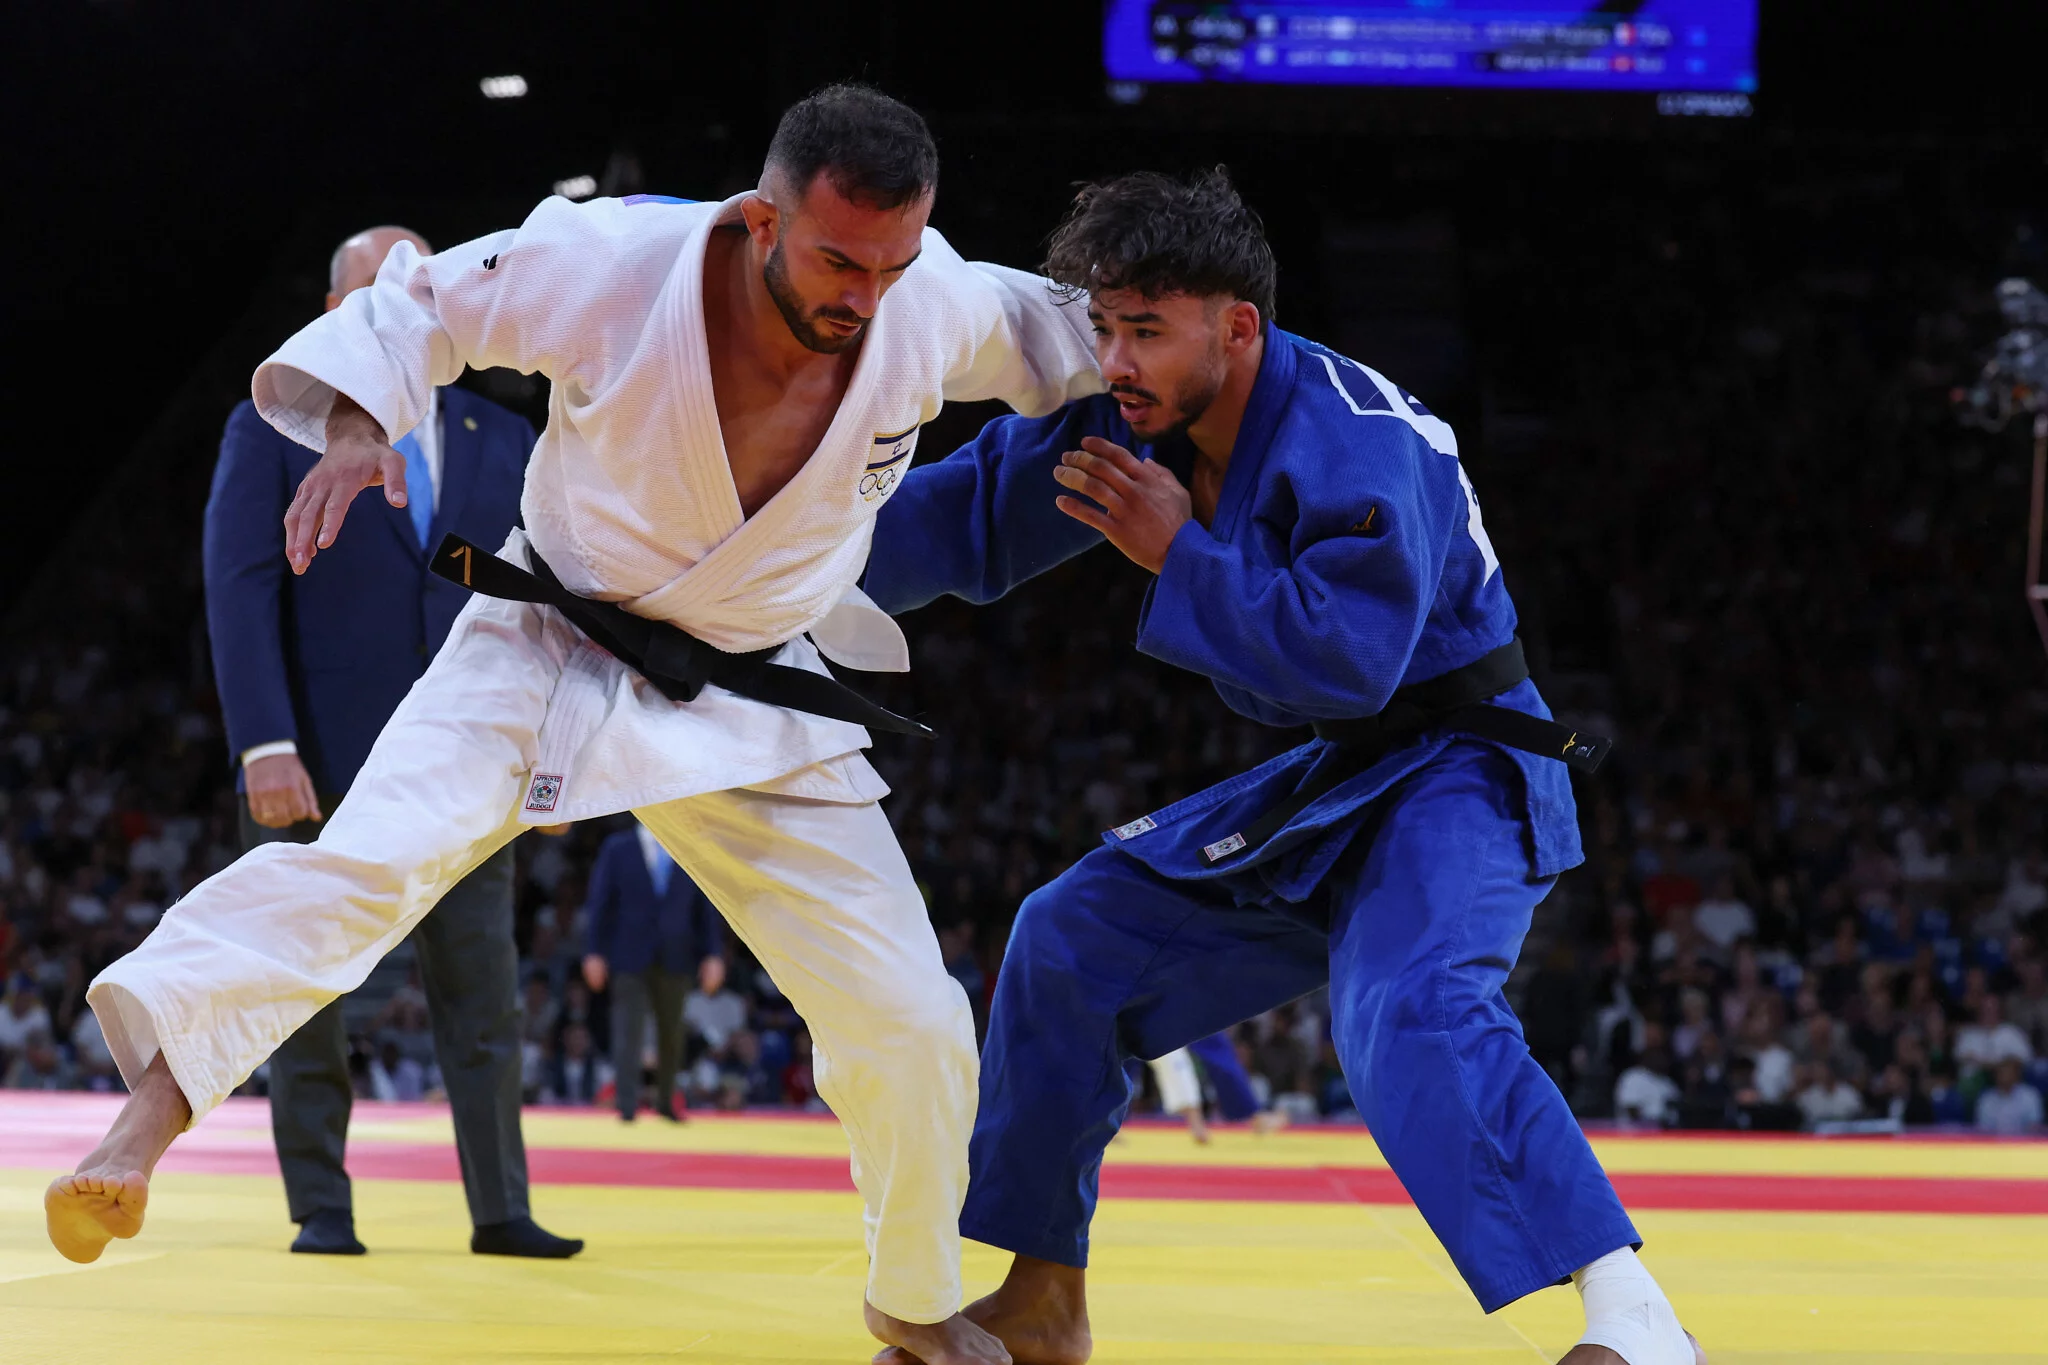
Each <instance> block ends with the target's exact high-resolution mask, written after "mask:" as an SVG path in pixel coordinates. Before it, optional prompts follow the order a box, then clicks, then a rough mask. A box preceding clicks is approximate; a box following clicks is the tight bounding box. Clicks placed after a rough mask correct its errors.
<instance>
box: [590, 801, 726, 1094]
mask: <svg viewBox="0 0 2048 1365" xmlns="http://www.w3.org/2000/svg"><path fill="white" fill-rule="evenodd" d="M583 916H584V923H585V925H586V926H588V927H587V929H586V931H585V932H586V935H587V938H588V948H587V951H586V952H585V954H584V958H583V979H584V981H585V982H586V983H587V984H588V985H589V986H590V989H591V990H592V991H594V992H598V991H603V990H605V989H606V988H607V987H609V988H610V991H611V1002H612V1030H611V1031H612V1039H611V1041H612V1071H613V1072H614V1074H615V1076H616V1078H617V1084H618V1106H619V1117H620V1118H621V1119H622V1120H624V1121H625V1122H627V1123H631V1122H633V1120H634V1119H635V1118H636V1117H637V1116H638V1115H639V1112H640V1060H641V1046H642V1042H643V1040H644V1039H645V1036H646V1032H647V1016H648V1013H649V1011H650V1010H651V1011H652V1012H653V1015H654V1039H655V1043H654V1059H655V1061H654V1095H653V1097H652V1098H653V1107H654V1112H655V1113H657V1114H659V1115H661V1116H662V1117H663V1118H665V1119H668V1120H669V1121H670V1122H672V1123H680V1122H682V1118H683V1116H682V1114H681V1113H679V1112H678V1111H677V1109H676V1107H675V1078H676V1073H677V1072H678V1071H680V1070H682V1067H683V1001H684V999H685V997H686V996H687V994H688V992H689V989H690V985H691V983H692V982H693V981H694V982H695V983H697V984H698V985H699V986H700V987H701V988H702V989H703V990H704V991H706V992H707V993H710V994H714V995H715V994H716V993H717V992H718V989H719V987H721V986H722V985H724V983H725V956H724V952H725V935H724V929H723V925H722V923H721V922H720V920H719V918H718V912H717V911H716V910H714V909H712V906H711V901H710V900H709V899H708V898H707V897H706V896H705V895H704V893H703V892H702V891H700V890H698V889H697V884H696V883H695V882H693V881H691V880H690V878H689V876H688V875H687V874H686V873H684V871H683V870H682V869H681V868H680V867H677V866H676V861H675V859H673V858H671V857H669V856H668V850H667V849H664V848H663V847H662V846H661V844H660V842H659V841H658V840H656V839H655V837H654V835H653V834H652V833H650V832H649V831H648V828H647V826H645V825H643V824H641V823H640V822H639V821H637V820H636V821H634V822H633V827H632V828H631V829H627V830H621V831H620V832H618V833H617V834H614V835H612V836H611V837H610V838H608V839H606V840H605V841H604V845H603V847H601V848H600V849H599V850H598V853H597V861H596V863H595V864H594V865H593V866H592V868H591V873H590V895H589V899H588V900H586V901H585V902H584V907H583Z"/></svg>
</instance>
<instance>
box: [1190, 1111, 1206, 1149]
mask: <svg viewBox="0 0 2048 1365" xmlns="http://www.w3.org/2000/svg"><path fill="white" fill-rule="evenodd" d="M1188 1136H1189V1137H1191V1138H1193V1139H1194V1140H1195V1142H1196V1143H1197V1144H1199V1145H1200V1146H1203V1147H1207V1146H1208V1145H1209V1123H1208V1120H1206V1119H1204V1118H1203V1117H1202V1116H1201V1115H1200V1114H1189V1115H1188Z"/></svg>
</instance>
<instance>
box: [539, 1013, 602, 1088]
mask: <svg viewBox="0 0 2048 1365" xmlns="http://www.w3.org/2000/svg"><path fill="white" fill-rule="evenodd" d="M611 1079H612V1078H611V1075H610V1068H609V1067H607V1066H606V1065H605V1063H604V1062H603V1061H602V1060H601V1059H600V1058H599V1057H598V1054H597V1045H596V1042H595V1041H594V1040H593V1039H592V1038H591V1035H590V1027H589V1025H587V1024H582V1023H575V1024H570V1025H569V1026H568V1027H567V1028H565V1029H563V1030H562V1050H561V1054H560V1056H558V1057H556V1058H555V1059H554V1065H553V1066H552V1067H551V1068H550V1074H549V1077H548V1084H547V1086H546V1088H545V1089H544V1090H542V1092H541V1102H542V1103H544V1104H595V1103H596V1102H597V1100H598V1097H599V1095H600V1094H601V1093H602V1092H603V1090H604V1088H605V1087H606V1086H607V1085H609V1084H610V1083H611Z"/></svg>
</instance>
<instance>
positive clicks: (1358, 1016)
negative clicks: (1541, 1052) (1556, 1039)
mask: <svg viewBox="0 0 2048 1365" xmlns="http://www.w3.org/2000/svg"><path fill="white" fill-rule="evenodd" d="M1332 996H1333V998H1332V1001H1331V1006H1332V1008H1331V1019H1330V1023H1331V1031H1332V1034H1333V1036H1334V1037H1335V1038H1336V1040H1337V1044H1338V1048H1339V1050H1340V1051H1341V1052H1343V1053H1344V1054H1345V1055H1344V1057H1343V1062H1344V1068H1345V1071H1346V1072H1347V1074H1349V1075H1351V1076H1352V1078H1353V1079H1354V1080H1356V1081H1358V1082H1359V1083H1360V1086H1359V1088H1360V1089H1362V1090H1370V1091H1371V1092H1373V1093H1374V1094H1377V1095H1385V1094H1389V1093H1394V1092H1399V1091H1400V1090H1402V1089H1404V1088H1406V1087H1409V1086H1413V1085H1423V1084H1428V1083H1430V1082H1429V1078H1430V1077H1432V1076H1434V1077H1437V1078H1438V1079H1441V1072H1442V1070H1443V1068H1444V1066H1445V1065H1446V1064H1452V1065H1455V1064H1457V1063H1458V1062H1459V1061H1460V1060H1467V1061H1477V1060H1479V1059H1480V1058H1481V1057H1482V1056H1484V1057H1488V1058H1491V1057H1494V1056H1496V1055H1497V1054H1498V1052H1499V1050H1500V1049H1501V1048H1502V1047H1503V1046H1508V1047H1510V1048H1512V1047H1517V1046H1519V1047H1522V1048H1523V1050H1525V1051H1526V1045H1524V1044H1523V1043H1522V1036H1521V1027H1520V1025H1519V1023H1518V1022H1517V1021H1516V1019H1515V1016H1514V1013H1513V1012H1512V1011H1511V1010H1509V1009H1508V1007H1507V1004H1506V1002H1505V1001H1503V1000H1502V999H1501V998H1500V992H1499V988H1498V984H1497V982H1495V981H1494V980H1493V979H1492V978H1491V977H1490V976H1489V975H1488V974H1487V973H1483V972H1482V973H1473V974H1466V973H1461V972H1459V971H1457V970H1456V969H1455V968H1445V967H1438V968H1436V969H1434V970H1430V971H1418V972H1416V973H1414V974H1412V975H1409V976H1403V977H1396V978H1393V979H1390V980H1386V981H1381V982H1376V983H1374V984H1373V985H1371V986H1369V987H1367V988H1365V989H1361V990H1355V991H1343V992H1333V993H1332Z"/></svg>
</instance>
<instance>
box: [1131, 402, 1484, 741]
mask: <svg viewBox="0 0 2048 1365" xmlns="http://www.w3.org/2000/svg"><path fill="white" fill-rule="evenodd" d="M1347 445H1348V446H1349V448H1347V449H1343V450H1341V451H1336V452H1332V458H1330V459H1328V460H1326V461H1323V462H1322V469H1323V470H1326V471H1328V473H1329V474H1330V475H1331V476H1332V477H1330V478H1329V479H1327V480H1321V479H1319V480H1316V481H1313V482H1312V483H1311V482H1308V481H1296V482H1295V484H1294V485H1293V493H1294V496H1295V498H1296V500H1297V503H1298V506H1299V515H1298V518H1297V520H1296V524H1295V527H1294V529H1293V535H1292V538H1291V541H1290V546H1291V561H1290V562H1289V563H1287V564H1284V565H1279V566H1270V565H1266V564H1262V563H1258V562H1256V561H1255V560H1254V559H1253V558H1252V557H1250V556H1248V555H1247V554H1246V553H1245V551H1244V550H1243V549H1241V548H1240V547H1239V546H1237V545H1234V544H1231V543H1229V542H1227V541H1224V540H1219V539H1217V538H1216V537H1215V536H1214V535H1212V534H1210V532H1208V531H1207V530H1204V529H1203V528H1202V526H1201V524H1200V523H1198V522H1193V521H1191V522H1188V523H1187V524H1186V525H1184V526H1182V527H1181V528H1180V532H1179V534H1177V535H1176V536H1175V537H1174V539H1173V544H1172V546H1171V547H1170V548H1169V549H1168V551H1167V555H1166V562H1165V564H1164V565H1162V566H1161V572H1160V574H1159V577H1158V579H1157V580H1156V581H1155V582H1154V583H1153V585H1152V589H1151V591H1150V592H1149V593H1148V594H1147V595H1146V598H1145V604H1144V608H1143V612H1142V614H1141V616H1140V618H1139V622H1138V648H1139V650H1140V651H1141V652H1143V653H1146V654H1150V655H1151V656H1153V657H1154V658H1156V659H1161V660H1164V661H1165V662H1167V663H1170V664H1175V665H1177V666H1179V667H1181V668H1186V669H1189V670H1191V671H1193V672H1196V673H1202V674H1205V675H1207V676H1208V677H1210V678H1211V679H1213V680H1215V682H1216V685H1217V690H1218V691H1220V692H1222V693H1223V694H1224V699H1225V700H1226V701H1229V702H1230V703H1231V705H1232V706H1233V707H1235V708H1237V709H1239V710H1243V711H1245V712H1246V714H1260V713H1262V712H1263V711H1265V710H1267V709H1268V708H1263V707H1259V706H1256V705H1250V706H1247V705H1245V704H1243V703H1244V702H1245V701H1246V700H1248V699H1245V698H1242V697H1236V696H1233V695H1232V694H1233V693H1249V694H1251V698H1252V699H1263V700H1264V701H1266V702H1269V703H1275V704H1277V705H1278V706H1280V707H1282V708H1284V709H1285V710H1286V711H1288V712H1291V713H1293V715H1292V717H1291V718H1289V719H1288V722H1287V723H1298V722H1299V718H1300V717H1303V716H1306V717H1312V718H1316V719H1338V718H1342V717H1347V716H1366V715H1374V714H1377V713H1378V712H1379V711H1380V710H1381V709H1382V708H1383V707H1385V706H1386V704H1387V700H1388V699H1389V698H1390V697H1392V696H1393V694H1394V691H1395V689H1396V688H1398V687H1399V686H1400V684H1401V678H1402V676H1403V674H1404V673H1405V672H1406V671H1407V668H1408V661H1409V659H1410V657H1411V656H1412V655H1413V654H1414V652H1415V646H1416V643H1417V642H1418V641H1419V640H1420V639H1421V637H1422V628H1423V624H1424V622H1425V621H1426V619H1427V618H1428V614H1429V606H1430V604H1431V602H1433V601H1434V600H1435V598H1436V592H1437V583H1438V580H1439V579H1440V578H1441V577H1442V574H1443V563H1444V556H1445V554H1446V553H1447V551H1448V547H1449V544H1450V537H1451V534H1452V529H1453V527H1454V526H1455V525H1457V522H1456V520H1455V518H1454V516H1453V515H1452V513H1453V510H1454V509H1453V507H1452V505H1451V503H1450V501H1449V500H1448V499H1447V498H1445V497H1444V496H1442V495H1441V494H1442V490H1441V489H1436V488H1433V487H1431V486H1430V485H1431V480H1429V479H1427V478H1423V477H1420V476H1418V474H1417V473H1416V470H1417V469H1418V468H1420V467H1422V466H1421V462H1424V461H1443V460H1444V459H1445V457H1444V456H1442V455H1439V454H1437V453H1435V452H1434V451H1432V450H1430V449H1429V448H1428V447H1427V446H1426V445H1424V444H1423V442H1422V439H1421V437H1419V436H1417V435H1415V434H1414V432H1413V431H1412V429H1410V428H1408V427H1407V426H1405V425H1401V424H1397V423H1394V422H1392V421H1385V422H1382V423H1381V424H1379V429H1378V430H1377V431H1376V432H1374V433H1372V434H1370V435H1362V436H1360V437H1359V438H1358V439H1357V440H1356V441H1355V442H1349V443H1347ZM1268 458H1269V459H1270V458H1272V457H1271V456H1270V455H1269V457H1268ZM1446 477H1451V478H1454V477H1455V476H1446ZM1275 719H1276V720H1277V719H1279V718H1275Z"/></svg>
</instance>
